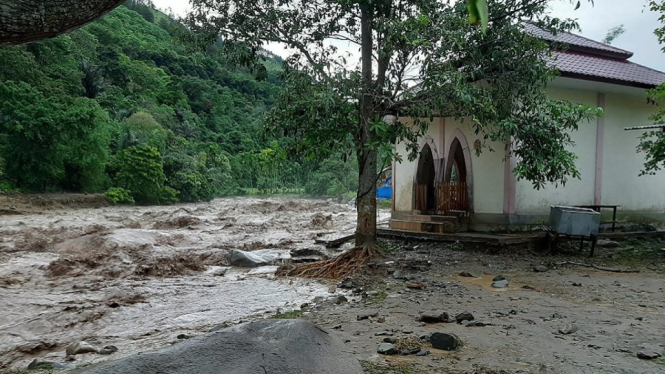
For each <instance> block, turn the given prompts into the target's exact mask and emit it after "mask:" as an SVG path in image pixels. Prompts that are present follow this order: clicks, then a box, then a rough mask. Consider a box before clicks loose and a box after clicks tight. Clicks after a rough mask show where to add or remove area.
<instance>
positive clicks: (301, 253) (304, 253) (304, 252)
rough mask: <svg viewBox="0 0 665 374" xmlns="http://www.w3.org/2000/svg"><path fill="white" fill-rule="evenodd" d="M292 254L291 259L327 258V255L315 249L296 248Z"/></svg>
mask: <svg viewBox="0 0 665 374" xmlns="http://www.w3.org/2000/svg"><path fill="white" fill-rule="evenodd" d="M290 253H291V257H326V255H325V253H323V252H322V251H320V250H318V249H314V248H296V249H292V250H291V252H290Z"/></svg>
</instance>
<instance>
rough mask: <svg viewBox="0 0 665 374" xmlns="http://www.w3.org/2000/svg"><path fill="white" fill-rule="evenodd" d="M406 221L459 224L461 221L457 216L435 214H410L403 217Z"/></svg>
mask: <svg viewBox="0 0 665 374" xmlns="http://www.w3.org/2000/svg"><path fill="white" fill-rule="evenodd" d="M403 219H404V220H405V221H421V222H457V221H458V220H459V218H458V217H456V216H441V215H435V214H409V215H405V216H404V217H403Z"/></svg>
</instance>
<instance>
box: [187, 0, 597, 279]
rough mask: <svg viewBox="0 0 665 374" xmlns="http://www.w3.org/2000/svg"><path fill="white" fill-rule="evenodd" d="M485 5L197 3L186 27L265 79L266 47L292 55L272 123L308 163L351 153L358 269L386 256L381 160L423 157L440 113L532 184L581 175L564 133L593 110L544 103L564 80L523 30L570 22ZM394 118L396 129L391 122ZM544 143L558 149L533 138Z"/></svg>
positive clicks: (535, 3)
mask: <svg viewBox="0 0 665 374" xmlns="http://www.w3.org/2000/svg"><path fill="white" fill-rule="evenodd" d="M484 3H485V2H484V1H482V0H478V1H476V0H474V1H473V4H474V6H470V7H468V8H467V4H466V3H462V2H452V4H451V3H450V2H447V1H431V0H359V1H352V0H318V1H306V0H281V1H274V0H262V1H254V0H194V1H193V7H194V11H193V12H192V13H191V14H190V15H189V16H188V19H189V21H190V22H189V23H190V25H191V27H192V28H193V29H194V30H195V32H197V33H198V34H199V35H209V36H213V37H214V38H217V37H218V36H221V38H222V39H224V40H225V41H226V42H225V43H224V46H223V48H224V51H225V52H226V53H227V54H228V55H229V56H231V59H232V60H233V61H236V62H239V63H245V64H246V65H248V66H249V67H250V68H251V69H252V70H253V71H254V72H255V73H256V74H257V76H259V77H260V76H262V75H264V72H263V70H262V68H261V64H260V61H259V62H257V61H256V59H253V57H256V56H259V58H260V57H261V54H258V53H256V52H257V51H259V50H260V48H262V47H263V46H264V45H265V43H271V42H273V43H274V42H276V43H283V44H285V45H286V46H287V47H289V48H290V49H292V50H294V52H293V53H292V54H291V55H290V56H289V57H288V58H287V59H286V60H285V71H284V74H283V77H284V79H285V84H284V89H283V91H282V94H281V95H280V97H279V99H278V101H277V103H276V105H275V107H274V108H273V109H272V111H271V114H270V116H269V119H268V124H269V125H270V126H271V128H272V129H274V130H277V131H280V132H283V133H286V134H288V135H290V136H291V137H292V138H293V139H295V140H296V141H295V142H293V143H292V144H291V145H290V149H291V150H295V151H297V152H299V153H303V154H305V155H306V156H308V157H309V158H325V157H328V156H330V155H331V154H333V153H334V152H338V151H342V152H348V150H349V149H351V150H352V152H353V153H355V157H356V159H357V160H358V167H359V178H358V186H359V189H358V197H357V208H358V224H357V228H356V249H357V250H355V251H352V252H350V253H351V254H350V255H349V256H350V257H348V258H346V259H343V260H348V259H353V260H357V261H355V262H354V264H362V263H364V262H365V261H366V260H367V259H368V258H371V257H372V256H373V255H375V254H378V253H379V251H378V250H377V247H376V245H375V240H376V180H377V170H378V168H379V163H387V162H389V160H388V159H387V158H390V156H392V157H393V158H395V159H397V160H398V161H399V156H398V155H397V154H396V153H395V152H394V144H395V143H397V142H402V143H404V144H405V145H406V147H407V149H408V150H409V151H410V155H409V157H410V158H412V159H413V158H415V157H416V155H417V152H418V148H417V139H418V137H419V136H422V135H423V134H424V133H425V132H426V130H427V125H428V119H432V118H433V117H434V116H450V117H456V118H459V119H464V120H466V121H468V122H469V123H470V126H472V127H473V128H474V130H475V131H476V132H477V133H478V134H482V135H483V137H484V138H485V139H486V140H488V141H489V140H493V141H500V142H502V143H503V144H507V146H508V147H509V149H510V150H511V152H512V153H513V154H515V155H516V156H517V158H518V160H519V162H518V168H517V169H516V173H517V176H518V177H519V178H526V179H528V180H531V181H532V182H533V183H534V184H535V185H536V186H537V187H540V186H542V185H543V184H544V183H546V182H550V181H552V182H559V183H565V181H566V180H567V177H568V176H570V175H572V176H576V175H578V173H577V170H576V168H575V165H574V158H575V156H574V154H573V153H572V152H570V151H568V150H566V148H565V146H566V145H568V144H570V143H571V139H570V135H569V134H568V131H570V130H573V129H576V127H577V122H578V121H580V120H582V119H589V118H591V117H592V116H594V115H595V114H596V112H595V111H594V110H591V109H590V108H588V107H583V106H576V105H572V104H570V103H567V102H555V101H550V100H548V98H547V96H546V94H545V91H544V86H545V84H546V83H547V82H548V81H549V80H550V79H552V78H553V77H554V76H555V74H556V72H555V71H554V70H553V69H552V68H550V67H548V66H547V64H546V62H545V60H544V58H543V57H544V56H546V55H547V53H548V51H549V49H548V47H547V45H546V44H545V43H544V42H542V41H539V40H536V39H534V38H532V37H531V36H529V35H527V34H526V33H524V32H523V30H522V28H521V25H522V24H523V23H522V22H525V21H528V22H533V23H535V24H536V25H538V26H541V27H543V28H546V29H549V30H552V31H556V30H569V29H571V28H573V27H575V26H576V25H575V23H574V22H573V21H566V20H559V19H553V18H550V17H548V16H546V15H545V14H544V12H545V10H546V6H547V1H545V0H490V1H489V2H487V4H486V6H485V7H483V6H482V5H483V4H484ZM479 5H480V6H479ZM474 7H475V8H474ZM485 9H489V12H488V13H487V14H486V15H485V14H484V13H483V12H484V10H485ZM469 10H471V13H469ZM470 14H471V21H472V22H471V23H474V22H480V23H481V24H483V25H484V24H485V23H487V25H488V26H487V29H486V30H485V28H484V27H481V28H477V27H474V26H473V25H470V22H468V21H467V19H466V18H467V17H469V15H470ZM485 19H486V20H487V22H485ZM340 42H342V43H348V44H349V45H352V46H353V47H357V48H358V49H359V50H360V58H359V60H357V61H354V58H353V57H354V56H353V55H352V54H348V53H344V51H342V50H341V49H340ZM486 83H487V84H486ZM391 115H392V116H397V117H392V118H398V119H397V121H396V122H391V121H387V120H386V119H387V118H388V116H391ZM400 118H408V119H409V121H408V122H409V123H404V122H402V120H401V119H400ZM548 134H550V135H552V136H551V138H553V139H555V141H545V142H542V143H540V142H535V141H534V140H536V141H540V140H547V139H549V136H548ZM378 154H385V155H388V157H386V159H379V158H378V156H377V155H378ZM552 155H554V156H556V157H555V160H557V161H560V162H553V159H552V158H551V156H552ZM338 265H340V263H339V262H337V263H334V264H331V267H326V268H322V267H320V266H319V268H318V270H316V271H315V273H316V274H324V273H325V272H327V271H332V273H334V274H340V273H339V272H336V270H340V269H342V270H344V269H346V270H348V268H345V267H343V266H342V267H338ZM317 266H318V265H317ZM344 266H346V265H344ZM332 273H331V272H329V273H327V274H328V275H330V274H332Z"/></svg>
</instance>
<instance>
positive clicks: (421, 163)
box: [415, 144, 437, 213]
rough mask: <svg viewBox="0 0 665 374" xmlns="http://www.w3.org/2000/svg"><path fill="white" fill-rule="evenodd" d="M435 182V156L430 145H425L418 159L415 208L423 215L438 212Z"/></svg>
mask: <svg viewBox="0 0 665 374" xmlns="http://www.w3.org/2000/svg"><path fill="white" fill-rule="evenodd" d="M435 180H436V169H435V167H434V155H433V154H432V149H431V148H430V146H429V144H425V146H424V147H423V149H422V151H420V158H419V159H418V169H417V170H416V185H415V198H416V201H415V208H416V210H419V211H420V212H421V213H428V212H431V213H435V212H436V208H437V205H436V186H435Z"/></svg>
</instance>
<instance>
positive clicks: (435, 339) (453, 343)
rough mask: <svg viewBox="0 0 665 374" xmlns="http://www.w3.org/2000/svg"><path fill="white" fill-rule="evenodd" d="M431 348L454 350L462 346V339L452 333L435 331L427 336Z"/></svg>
mask: <svg viewBox="0 0 665 374" xmlns="http://www.w3.org/2000/svg"><path fill="white" fill-rule="evenodd" d="M429 341H430V343H432V348H435V349H441V350H444V351H454V350H456V349H458V348H459V347H461V346H462V341H461V340H460V339H459V338H458V337H457V336H456V335H454V334H446V333H443V332H435V333H433V334H432V335H430V337H429Z"/></svg>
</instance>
